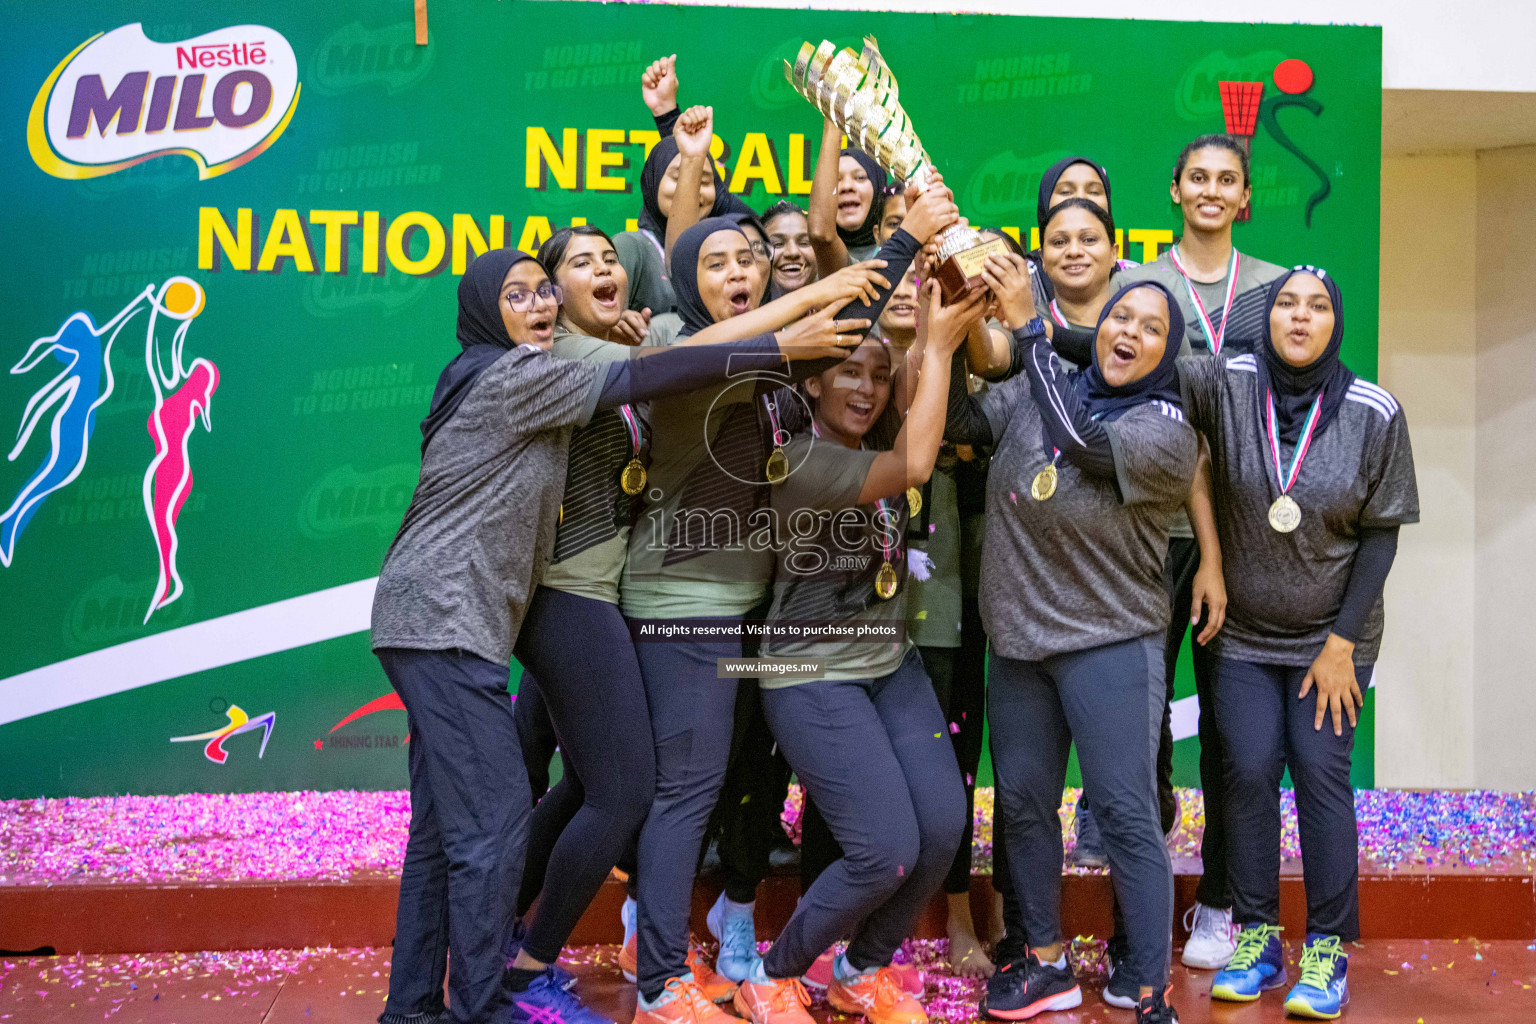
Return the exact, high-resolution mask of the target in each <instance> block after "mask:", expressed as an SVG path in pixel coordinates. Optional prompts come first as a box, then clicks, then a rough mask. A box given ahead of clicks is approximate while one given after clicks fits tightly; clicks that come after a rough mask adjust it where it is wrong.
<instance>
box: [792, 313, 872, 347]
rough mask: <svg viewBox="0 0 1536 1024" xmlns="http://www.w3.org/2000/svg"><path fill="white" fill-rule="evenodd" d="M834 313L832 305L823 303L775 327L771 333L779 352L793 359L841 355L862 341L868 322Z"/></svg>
mask: <svg viewBox="0 0 1536 1024" xmlns="http://www.w3.org/2000/svg"><path fill="white" fill-rule="evenodd" d="M836 312H837V309H836V308H835V307H833V306H827V307H825V308H824V309H821V310H818V311H817V312H815V313H812V314H811V315H810V316H804V317H801V318H800V319H799V320H796V321H795V322H794V323H792V324H790V325H789V326H788V327H784V328H782V329H781V330H779V332H778V333H777V334H775V335H774V337H775V338H776V339H777V341H778V343H779V351H780V352H781V353H783V354H784V355H786V356H790V357H792V358H795V359H824V358H833V359H842V358H845V357H846V356H847V355H848V352H849V350H850V349H853V348H855V347H856V346H857V345H858V344H859V343H860V342H861V341H863V340H864V334H865V332H866V331H868V330H869V328H870V322H869V321H868V320H837V319H834V314H835V313H836Z"/></svg>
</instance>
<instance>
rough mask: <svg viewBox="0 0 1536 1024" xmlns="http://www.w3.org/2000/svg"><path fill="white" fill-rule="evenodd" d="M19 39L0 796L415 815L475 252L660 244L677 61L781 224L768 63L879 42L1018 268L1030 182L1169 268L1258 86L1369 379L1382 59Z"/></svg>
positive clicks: (945, 164)
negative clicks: (381, 794) (1077, 184)
mask: <svg viewBox="0 0 1536 1024" xmlns="http://www.w3.org/2000/svg"><path fill="white" fill-rule="evenodd" d="M8 23H9V25H10V42H11V45H10V47H9V48H8V52H9V53H10V57H9V58H7V60H6V61H5V62H4V70H3V71H0V116H3V118H4V124H5V126H6V127H7V130H6V131H5V132H4V134H3V136H0V137H3V139H4V145H3V146H0V171H3V176H4V180H5V181H6V183H7V186H8V196H7V199H8V201H7V202H6V203H5V204H4V208H3V210H0V230H3V233H4V237H6V238H9V239H10V240H11V242H10V245H11V247H12V259H11V261H10V263H9V267H10V270H9V271H8V273H7V275H6V279H5V281H4V283H3V285H0V290H3V291H0V294H3V298H4V305H5V308H6V316H5V330H4V334H3V336H0V362H3V364H4V366H5V367H6V368H7V369H9V370H10V373H8V374H0V420H4V421H5V422H6V423H8V424H14V425H15V430H16V433H15V441H14V448H13V450H11V451H10V452H9V455H10V458H9V460H7V461H5V462H0V515H3V518H0V620H3V622H4V632H5V635H6V637H7V640H6V642H5V643H4V644H0V797H25V796H39V795H49V796H57V795H65V794H74V795H91V794H103V793H123V792H132V793H166V792H173V793H174V792H182V791H208V790H214V791H240V790H256V789H288V788H295V789H297V788H318V789H328V788H337V787H358V788H380V787H397V786H402V785H403V784H404V782H405V759H404V757H403V755H402V752H401V750H400V749H399V747H400V746H401V744H402V743H403V742H404V740H405V733H406V723H405V715H404V712H403V711H400V710H398V705H396V704H395V703H394V702H393V700H392V698H391V691H390V689H389V685H388V683H387V682H386V680H385V678H384V676H383V673H382V672H381V671H380V669H379V666H378V664H377V662H376V661H375V660H374V659H373V658H372V656H371V655H370V654H369V650H368V636H367V632H366V629H367V623H368V608H369V602H370V599H371V593H372V578H373V577H374V576H375V575H376V574H377V572H378V568H379V565H380V562H381V560H382V558H383V554H384V551H385V548H386V547H387V545H388V544H389V541H390V538H391V537H392V536H393V533H394V530H395V528H396V527H397V525H398V524H399V521H400V515H401V513H402V511H403V510H404V508H405V505H406V503H407V501H408V499H409V496H410V494H411V490H412V487H413V486H414V483H415V479H416V470H417V466H418V458H419V455H418V445H419V441H420V435H419V433H418V430H417V425H418V423H419V421H420V419H421V417H422V415H423V414H424V412H425V409H426V406H427V402H428V398H429V396H430V394H431V391H432V386H433V383H434V381H435V379H436V377H437V373H438V371H439V370H440V369H441V367H442V365H443V364H444V363H445V362H446V360H447V359H448V358H449V357H450V356H452V355H453V354H454V353H455V352H456V351H457V348H458V346H457V344H456V342H455V341H454V336H453V320H454V309H455V299H454V289H455V286H456V284H457V276H458V275H459V274H460V273H461V272H462V270H463V267H464V264H465V261H466V260H467V259H469V258H471V257H472V256H473V254H474V253H475V252H478V251H480V250H481V249H483V248H484V247H485V246H486V245H488V244H491V245H496V244H510V245H520V246H523V247H525V248H529V249H533V248H536V247H537V246H538V244H539V243H540V241H541V240H542V239H543V238H545V237H547V236H548V234H549V232H550V231H551V229H552V228H555V227H559V226H562V225H565V224H570V223H573V222H577V221H579V220H582V219H584V220H585V221H587V222H588V223H592V224H597V225H599V226H601V227H604V228H606V229H608V230H609V231H611V232H616V231H621V230H624V229H625V227H626V226H627V225H628V224H632V223H633V218H634V217H635V216H637V214H638V212H639V207H640V201H639V196H638V194H637V193H636V191H635V185H636V182H637V181H638V177H639V172H640V166H641V164H642V162H643V160H644V154H645V152H646V151H647V148H648V147H649V146H650V145H651V144H653V143H654V142H655V140H656V135H655V131H654V126H653V125H652V123H651V120H650V117H649V114H648V112H647V111H646V109H645V107H644V106H643V105H642V103H641V101H640V95H639V88H638V80H639V76H640V72H641V69H642V68H643V67H644V66H645V64H646V63H648V62H649V61H650V60H651V59H653V58H655V57H657V56H661V55H664V54H670V53H674V52H676V53H677V54H678V68H679V76H680V79H681V82H682V100H683V102H684V103H695V102H698V103H710V104H713V105H714V108H715V128H716V132H717V133H718V137H717V139H716V140H715V154H716V157H717V159H718V160H719V162H720V163H721V165H722V168H723V173H724V175H725V177H726V180H727V181H728V182H730V185H731V187H732V188H733V189H734V190H736V191H738V192H739V193H741V194H742V195H744V196H745V197H746V198H747V200H748V201H749V202H750V203H751V204H752V205H753V206H754V207H757V208H759V209H761V208H762V207H764V206H767V205H768V204H770V203H772V202H774V201H776V200H778V199H780V198H783V197H785V196H789V197H795V196H799V197H804V196H805V195H806V194H807V193H808V192H809V188H810V185H809V180H808V179H809V173H810V170H811V167H812V165H813V163H814V160H815V146H816V143H817V140H818V133H819V131H820V121H819V117H818V116H817V115H816V114H815V113H814V112H813V111H812V109H811V108H810V106H809V105H808V104H807V103H806V102H805V101H804V100H803V99H801V98H799V97H798V96H796V95H795V94H794V93H793V92H791V91H790V89H789V87H788V85H787V84H786V82H785V81H784V77H783V73H782V69H781V62H782V60H783V59H784V58H786V57H790V56H792V55H793V54H794V52H795V51H796V49H797V48H798V47H799V45H800V43H801V42H802V41H803V40H806V39H811V40H813V41H819V40H820V39H822V38H823V37H825V38H830V39H832V40H834V41H836V42H837V43H839V44H840V45H853V46H857V45H858V41H859V39H860V37H861V36H862V35H864V34H865V33H873V34H875V35H876V36H878V38H879V40H880V44H881V49H882V51H883V52H884V54H885V56H886V59H887V61H888V62H889V64H890V66H891V68H892V70H893V71H894V72H895V73H896V75H897V77H898V78H899V80H900V82H901V86H902V100H903V103H904V104H905V106H906V108H907V110H908V111H909V113H910V114H911V115H912V117H913V118H914V121H915V124H916V126H917V129H918V132H919V135H920V136H921V138H922V140H923V142H924V143H925V145H926V146H927V148H928V150H929V151H930V152H931V153H932V154H933V155H934V158H935V160H936V161H937V163H938V165H939V167H940V169H941V170H943V171H944V173H945V175H946V180H947V181H948V182H949V183H950V184H951V185H952V186H953V187H954V189H955V192H956V195H957V197H958V199H959V201H960V204H961V207H962V209H963V211H964V212H965V213H967V214H968V215H969V216H970V218H971V219H972V221H973V222H978V223H986V224H994V225H999V226H1003V227H1005V228H1007V229H1012V230H1017V231H1020V232H1021V233H1022V234H1023V235H1024V237H1025V240H1026V241H1028V234H1029V225H1030V223H1031V221H1032V220H1033V211H1034V202H1035V192H1036V188H1037V185H1038V182H1039V177H1040V173H1041V171H1042V170H1043V169H1044V168H1045V167H1047V166H1048V165H1049V164H1051V163H1052V162H1054V161H1055V160H1057V159H1058V158H1059V157H1061V156H1063V155H1065V154H1068V153H1076V152H1082V153H1087V154H1091V155H1092V156H1093V157H1095V158H1096V159H1098V160H1100V161H1101V162H1103V163H1104V164H1106V165H1107V166H1108V167H1109V168H1110V170H1111V172H1112V174H1113V177H1114V198H1115V213H1116V220H1117V222H1118V223H1119V224H1121V225H1123V231H1122V238H1121V239H1120V241H1121V244H1122V247H1123V249H1124V254H1125V255H1126V257H1128V258H1130V259H1136V260H1143V259H1147V258H1150V257H1151V256H1152V255H1154V254H1155V253H1156V252H1157V251H1158V247H1159V246H1166V245H1167V244H1168V243H1169V242H1171V240H1172V238H1173V231H1174V229H1175V228H1176V227H1177V224H1178V220H1177V211H1176V210H1175V208H1174V207H1172V206H1171V205H1170V203H1169V201H1168V196H1167V180H1168V176H1169V169H1170V167H1171V165H1172V162H1173V159H1174V157H1175V156H1176V155H1177V153H1178V150H1179V148H1180V146H1181V145H1182V144H1183V143H1184V142H1185V141H1186V140H1187V139H1188V138H1190V137H1192V136H1194V135H1196V134H1198V133H1201V132H1207V131H1219V130H1222V128H1223V126H1224V123H1225V122H1224V111H1223V104H1222V98H1221V90H1220V86H1219V85H1218V83H1220V82H1223V81H1230V82H1248V83H1255V85H1253V86H1249V87H1248V88H1249V89H1250V90H1252V89H1254V88H1257V86H1259V85H1262V98H1261V100H1260V102H1259V103H1258V105H1257V106H1256V107H1255V106H1253V105H1252V104H1251V103H1250V104H1249V105H1248V106H1247V107H1246V108H1245V107H1244V106H1243V104H1242V103H1237V104H1235V105H1234V109H1233V110H1232V111H1231V113H1232V114H1233V115H1234V116H1236V117H1237V118H1238V119H1239V120H1240V121H1244V122H1246V129H1245V130H1247V131H1250V132H1252V133H1253V143H1252V145H1253V163H1254V166H1253V177H1254V199H1253V219H1252V221H1251V223H1246V224H1242V225H1240V226H1239V228H1238V244H1239V246H1240V247H1241V248H1243V249H1244V250H1245V251H1249V252H1252V253H1254V254H1256V255H1259V256H1262V257H1264V258H1266V259H1269V260H1271V261H1274V262H1277V263H1295V262H1303V261H1305V262H1316V263H1320V264H1324V265H1326V266H1328V267H1329V268H1330V269H1331V270H1332V271H1333V272H1334V273H1335V275H1336V276H1337V277H1338V278H1339V279H1340V280H1341V281H1342V283H1343V286H1344V287H1345V288H1346V289H1347V290H1348V291H1349V295H1350V307H1351V309H1352V310H1354V314H1353V319H1352V320H1351V325H1352V326H1351V333H1350V336H1349V338H1348V339H1347V340H1346V343H1345V344H1346V349H1345V355H1346V358H1347V359H1348V360H1349V362H1350V364H1351V365H1352V366H1353V367H1354V368H1355V369H1356V370H1357V371H1359V372H1361V373H1362V374H1364V375H1365V376H1374V372H1375V366H1376V309H1377V246H1378V234H1379V209H1380V203H1379V191H1380V167H1381V152H1380V137H1381V133H1380V124H1381V74H1380V68H1381V34H1380V31H1379V29H1374V28H1349V27H1308V26H1297V25H1258V26H1255V25H1224V24H1186V23H1177V22H1138V21H1090V20H1073V19H1037V18H1008V17H982V16H934V15H917V14H871V13H845V12H806V11H764V10H741V9H731V8H698V7H662V6H655V5H637V6H627V5H623V4H609V5H597V4H588V3H516V4H513V3H473V4H470V3H458V4H447V3H435V4H433V5H432V6H431V26H430V27H431V38H430V42H429V44H428V45H425V46H418V45H416V43H415V41H414V27H413V23H412V20H411V5H410V4H408V3H405V2H404V0H334V2H332V3H327V4H299V3H287V4H259V5H253V4H249V3H235V2H230V0H197V2H195V3H194V2H190V0H188V2H179V0H137V2H134V3H129V4H126V5H125V4H123V3H121V2H112V3H108V2H105V0H78V2H76V3H73V4H69V5H64V6H60V5H47V6H36V5H34V6H32V7H24V8H22V9H18V10H15V11H13V12H12V13H11V15H10V18H9V20H8ZM513 674H514V676H515V675H516V674H517V673H516V670H515V669H514V673H513ZM1190 693H1192V686H1191V685H1190V682H1189V677H1188V672H1187V668H1186V670H1185V671H1184V673H1183V674H1182V676H1181V679H1180V689H1179V694H1178V696H1179V697H1181V698H1185V697H1188V696H1189V694H1190ZM1190 707H1191V705H1190V704H1184V705H1180V712H1181V716H1182V717H1181V718H1180V721H1181V722H1183V723H1185V726H1186V728H1185V729H1184V730H1183V731H1188V730H1187V724H1188V722H1189V721H1190V719H1189V717H1188V716H1187V712H1188V710H1189V709H1190ZM1370 708H1371V705H1370V703H1368V704H1367V724H1366V725H1365V727H1363V728H1362V730H1361V732H1360V735H1359V739H1358V741H1357V744H1356V758H1355V761H1356V780H1357V782H1358V783H1361V784H1369V782H1370V780H1371V777H1372V767H1371V766H1372V759H1373V744H1372V733H1371V729H1370V725H1369V722H1370V714H1369V712H1370ZM1193 743H1194V741H1193V740H1188V741H1185V742H1181V743H1180V745H1179V751H1178V774H1179V779H1180V781H1181V782H1185V783H1193V782H1194V780H1195V777H1196V776H1195V771H1194V750H1193ZM987 778H988V774H987V773H985V772H984V774H983V781H987Z"/></svg>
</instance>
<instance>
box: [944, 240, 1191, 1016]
mask: <svg viewBox="0 0 1536 1024" xmlns="http://www.w3.org/2000/svg"><path fill="white" fill-rule="evenodd" d="M1027 266H1028V265H1027V263H1026V261H1025V260H1023V259H1022V258H1019V257H1017V256H1010V257H1009V258H1008V259H1006V260H1004V259H1000V258H998V257H995V256H994V257H992V258H990V259H989V260H988V264H987V269H986V271H985V277H986V280H987V284H988V286H989V287H990V288H991V289H992V291H993V293H994V294H995V295H997V296H998V299H999V302H1000V304H1001V306H1002V312H1003V315H1004V317H1005V318H1006V319H1007V321H1008V322H1009V323H1012V324H1020V325H1022V326H1020V327H1018V328H1016V329H1015V332H1014V336H1015V340H1016V341H1017V343H1018V344H1019V345H1020V346H1023V347H1024V348H1025V350H1026V352H1027V354H1028V358H1027V359H1026V361H1025V365H1026V374H1025V376H1023V377H1016V378H1014V379H1012V380H1010V381H1007V382H1006V383H1004V384H1002V385H1000V386H997V387H994V388H992V389H991V390H990V391H988V392H987V393H986V395H985V396H984V397H976V396H968V395H966V394H965V392H964V389H963V388H961V387H956V386H954V384H953V383H952V384H951V389H950V404H949V408H950V414H949V420H948V424H947V429H946V432H945V436H946V437H947V438H949V439H950V440H951V441H954V442H955V443H958V444H980V445H991V446H993V447H994V454H993V456H992V461H991V467H990V472H989V475H988V481H987V513H988V514H987V538H986V551H987V557H986V560H985V562H984V564H983V566H982V575H981V614H982V619H983V620H984V622H985V623H986V626H987V633H988V634H989V635H990V637H991V638H992V650H991V656H990V660H989V669H990V672H989V678H990V686H989V692H988V708H987V718H988V721H989V724H990V727H991V735H992V754H993V771H994V773H995V777H996V780H997V796H998V802H999V806H1000V807H1001V813H1000V815H999V819H1000V820H1001V821H1002V822H1003V827H1004V828H1005V829H1006V833H1007V850H1008V862H1009V869H1010V871H1011V873H1012V876H1013V885H1014V889H1015V890H1016V892H1017V893H1018V896H1019V899H1020V901H1021V903H1022V909H1023V914H1024V925H1025V932H1026V934H1027V936H1028V939H1029V943H1030V950H1029V953H1028V955H1027V956H1026V957H1025V959H1024V960H1023V961H1022V962H1019V961H1013V962H1011V963H1009V964H1007V965H1005V966H1004V967H1003V969H1001V970H999V971H997V973H995V974H993V975H992V977H991V978H990V979H988V982H987V995H986V998H985V1001H984V1002H983V1004H982V1009H983V1011H984V1012H985V1013H986V1014H987V1015H989V1016H992V1017H995V1018H1000V1019H1010V1020H1019V1019H1023V1018H1026V1017H1031V1016H1034V1015H1035V1014H1036V1013H1041V1012H1044V1011H1046V1010H1061V1009H1068V1008H1071V1007H1073V1006H1077V1005H1079V1003H1080V1002H1081V1000H1082V995H1081V990H1080V989H1079V987H1078V984H1077V980H1076V979H1075V978H1074V977H1073V975H1072V971H1071V968H1070V967H1069V966H1068V965H1067V962H1066V956H1065V953H1064V947H1063V945H1062V941H1061V921H1060V911H1059V903H1060V890H1061V855H1062V842H1061V824H1060V821H1059V819H1058V817H1057V810H1058V808H1059V807H1060V804H1061V788H1062V784H1063V782H1064V780H1065V775H1066V767H1067V755H1068V750H1069V748H1070V746H1071V745H1072V744H1073V743H1075V744H1076V745H1077V752H1078V759H1079V763H1080V765H1081V766H1082V772H1083V786H1084V788H1085V790H1086V791H1087V793H1088V795H1089V796H1090V797H1091V798H1092V800H1093V801H1094V805H1095V807H1096V808H1098V809H1099V810H1100V827H1101V828H1102V830H1103V833H1104V839H1105V845H1106V847H1107V848H1108V852H1109V860H1110V864H1111V866H1112V867H1113V873H1112V876H1111V879H1112V881H1113V883H1114V887H1115V892H1116V895H1117V896H1118V897H1119V900H1120V903H1121V905H1122V906H1123V907H1124V909H1125V917H1126V924H1127V933H1128V942H1129V947H1130V954H1129V956H1128V958H1127V963H1126V967H1125V969H1126V970H1128V971H1129V972H1130V973H1131V975H1132V977H1133V978H1134V979H1135V981H1136V982H1137V987H1138V1001H1137V1007H1136V1020H1137V1024H1150V1022H1157V1024H1167V1022H1172V1021H1176V1020H1177V1019H1178V1018H1177V1015H1176V1014H1175V1013H1174V1011H1173V1009H1172V1008H1171V1007H1169V1006H1167V1005H1166V1004H1165V1002H1164V988H1165V986H1166V985H1167V983H1168V967H1169V963H1168V961H1169V955H1170V943H1171V931H1172V925H1173V871H1172V865H1171V862H1170V860H1169V857H1168V848H1167V846H1166V845H1165V843H1164V840H1163V831H1162V827H1161V824H1160V823H1159V820H1158V819H1159V814H1158V805H1157V789H1156V781H1155V779H1156V758H1157V744H1158V732H1159V729H1160V726H1161V724H1162V710H1163V654H1162V648H1163V632H1164V631H1165V630H1166V629H1167V627H1168V619H1169V614H1170V613H1169V603H1168V595H1167V593H1166V591H1165V590H1164V588H1163V555H1164V553H1165V552H1166V550H1167V544H1168V529H1169V526H1170V524H1171V523H1172V521H1173V518H1174V516H1175V514H1176V513H1177V511H1178V509H1179V508H1180V507H1181V506H1182V505H1183V503H1184V500H1185V498H1186V497H1187V496H1188V494H1189V490H1190V484H1191V481H1192V479H1193V477H1194V473H1195V464H1196V459H1197V456H1198V452H1199V442H1198V439H1197V437H1196V435H1195V432H1194V431H1193V430H1192V429H1191V428H1190V427H1189V425H1188V424H1187V423H1186V422H1185V421H1184V416H1183V413H1182V412H1181V411H1180V408H1179V393H1178V384H1177V375H1176V370H1175V366H1174V360H1175V359H1176V357H1177V355H1178V347H1177V343H1176V342H1175V341H1171V340H1170V339H1176V338H1178V337H1179V336H1180V332H1181V331H1182V329H1183V323H1182V321H1181V318H1180V316H1179V311H1178V304H1177V302H1175V301H1174V299H1173V298H1172V296H1171V295H1170V294H1169V293H1168V292H1167V290H1166V289H1164V288H1163V287H1162V286H1160V285H1156V284H1153V285H1151V286H1145V285H1143V286H1136V287H1128V288H1124V289H1121V290H1120V291H1118V292H1117V293H1116V294H1115V295H1113V296H1112V297H1111V298H1110V300H1109V302H1108V303H1106V304H1105V307H1104V310H1103V312H1102V313H1101V314H1100V316H1099V323H1098V339H1097V344H1096V346H1095V349H1094V355H1093V360H1092V362H1091V364H1090V365H1089V366H1088V367H1087V368H1086V369H1084V370H1082V371H1079V372H1074V373H1071V374H1066V373H1063V372H1062V371H1061V370H1060V369H1059V368H1058V367H1057V364H1056V363H1055V360H1054V357H1053V355H1052V353H1051V348H1050V344H1049V342H1048V341H1047V340H1046V337H1045V329H1044V325H1043V324H1042V323H1041V321H1040V319H1039V317H1038V316H1037V315H1036V314H1035V310H1034V306H1033V297H1032V290H1031V287H1030V284H1029V280H1028V275H1027V273H1026V271H1027Z"/></svg>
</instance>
